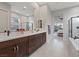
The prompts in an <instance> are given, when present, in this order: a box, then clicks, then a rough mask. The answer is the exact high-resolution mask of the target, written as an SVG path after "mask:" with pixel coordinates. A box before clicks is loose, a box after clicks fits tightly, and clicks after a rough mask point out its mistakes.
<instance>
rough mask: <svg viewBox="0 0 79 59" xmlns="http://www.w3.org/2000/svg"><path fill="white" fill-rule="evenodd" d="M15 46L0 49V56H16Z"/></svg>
mask: <svg viewBox="0 0 79 59" xmlns="http://www.w3.org/2000/svg"><path fill="white" fill-rule="evenodd" d="M16 47H17V46H16V45H14V46H7V47H4V48H1V49H0V56H2V57H3V56H5V57H8V56H9V57H12V56H16V55H17V49H16Z"/></svg>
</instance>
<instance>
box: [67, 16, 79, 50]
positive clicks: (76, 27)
mask: <svg viewBox="0 0 79 59" xmlns="http://www.w3.org/2000/svg"><path fill="white" fill-rule="evenodd" d="M68 28H69V35H68V36H69V40H70V41H71V43H72V44H73V46H74V47H75V49H76V50H77V51H79V16H76V17H71V19H69V20H68Z"/></svg>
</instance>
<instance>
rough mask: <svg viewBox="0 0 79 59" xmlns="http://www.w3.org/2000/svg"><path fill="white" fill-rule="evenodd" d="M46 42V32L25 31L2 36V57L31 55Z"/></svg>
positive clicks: (0, 39)
mask: <svg viewBox="0 0 79 59" xmlns="http://www.w3.org/2000/svg"><path fill="white" fill-rule="evenodd" d="M45 42H46V32H45V31H42V32H36V33H23V34H19V35H15V34H13V35H10V36H3V37H0V56H1V57H23V56H25V57H26V56H30V55H31V54H32V53H33V52H34V51H36V50H37V49H38V48H39V47H41V46H42V45H43V44H44V43H45Z"/></svg>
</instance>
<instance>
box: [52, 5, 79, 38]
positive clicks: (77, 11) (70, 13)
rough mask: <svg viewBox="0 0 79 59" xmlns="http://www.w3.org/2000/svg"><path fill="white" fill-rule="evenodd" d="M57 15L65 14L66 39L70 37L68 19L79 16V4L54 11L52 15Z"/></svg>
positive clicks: (64, 28)
mask: <svg viewBox="0 0 79 59" xmlns="http://www.w3.org/2000/svg"><path fill="white" fill-rule="evenodd" d="M55 15H62V16H63V18H64V20H63V32H64V39H68V20H69V19H70V18H71V17H74V16H79V6H77V7H72V8H67V9H62V10H58V11H54V12H52V17H54V16H55Z"/></svg>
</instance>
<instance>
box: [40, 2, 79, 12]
mask: <svg viewBox="0 0 79 59" xmlns="http://www.w3.org/2000/svg"><path fill="white" fill-rule="evenodd" d="M38 5H48V6H49V8H50V9H51V11H56V10H60V9H64V8H69V7H73V6H77V5H79V2H38Z"/></svg>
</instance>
